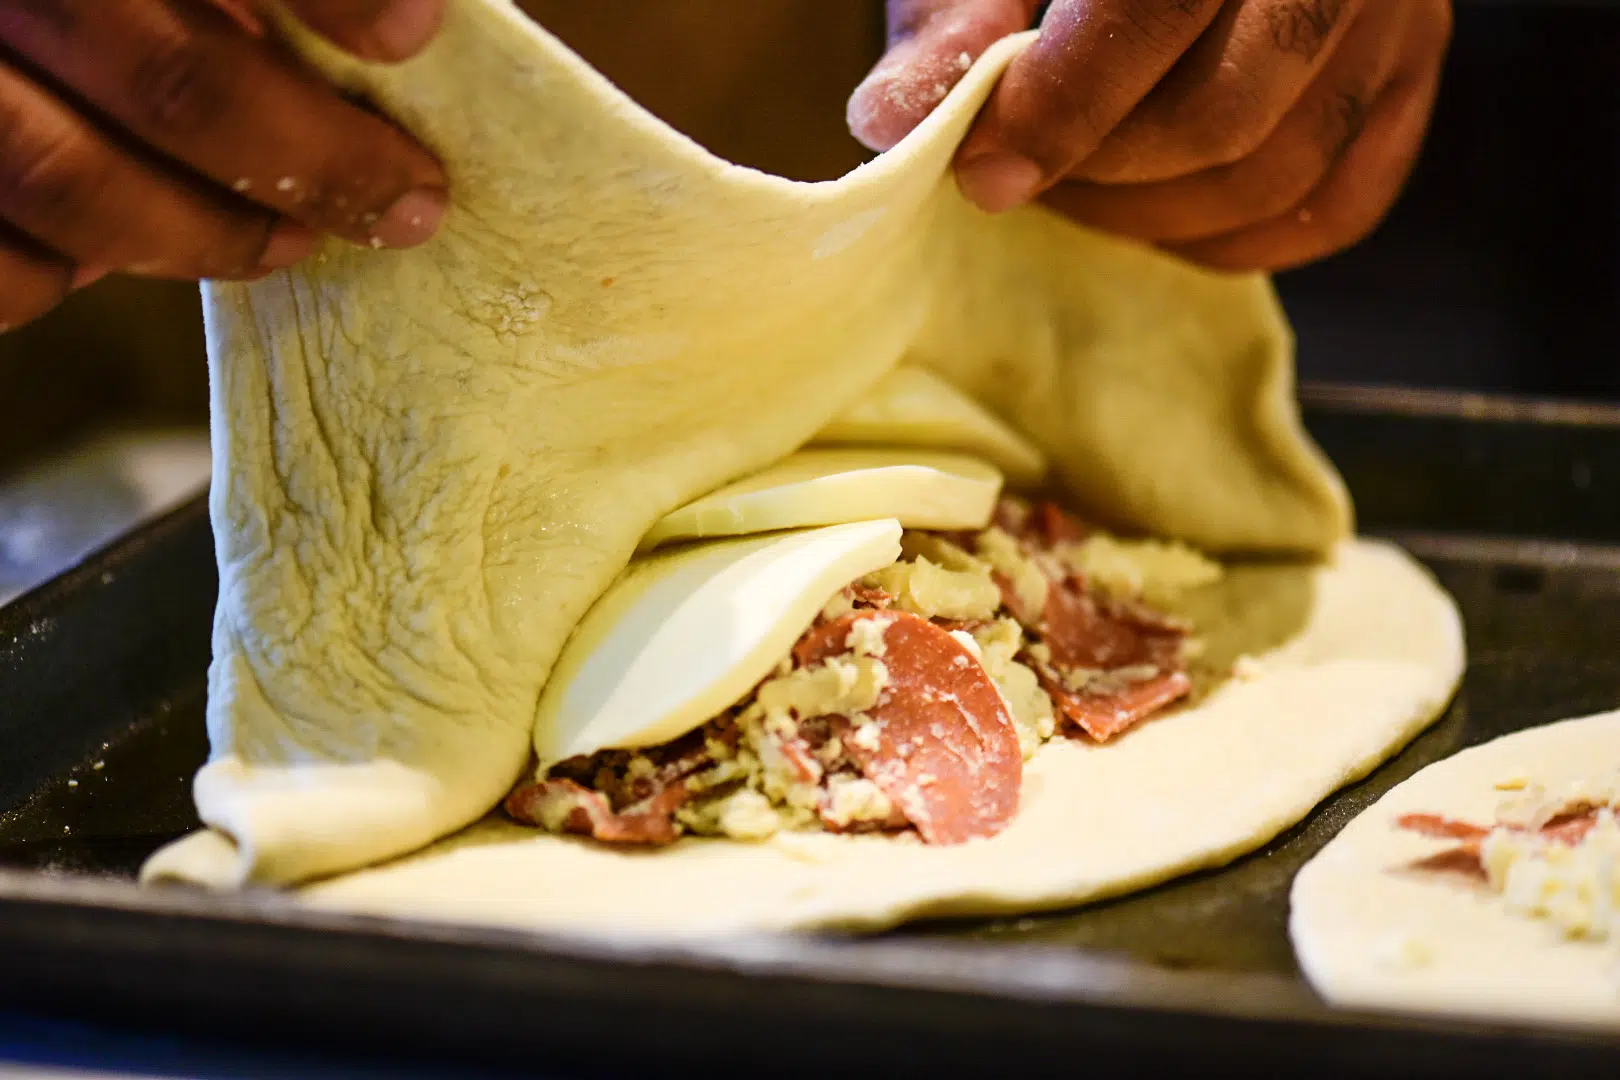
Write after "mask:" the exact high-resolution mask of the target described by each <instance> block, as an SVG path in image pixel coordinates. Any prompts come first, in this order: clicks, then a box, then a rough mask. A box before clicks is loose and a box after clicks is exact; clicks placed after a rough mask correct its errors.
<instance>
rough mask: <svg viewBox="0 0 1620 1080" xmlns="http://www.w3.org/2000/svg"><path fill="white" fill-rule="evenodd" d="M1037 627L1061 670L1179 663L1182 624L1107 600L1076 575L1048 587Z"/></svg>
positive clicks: (1161, 665)
mask: <svg viewBox="0 0 1620 1080" xmlns="http://www.w3.org/2000/svg"><path fill="white" fill-rule="evenodd" d="M1015 614H1016V613H1015ZM1035 629H1036V630H1037V631H1038V632H1039V633H1040V635H1041V640H1042V641H1044V642H1046V646H1047V648H1049V649H1051V650H1052V664H1053V665H1054V666H1055V667H1056V668H1057V669H1058V670H1059V671H1064V670H1071V669H1074V668H1090V669H1092V670H1094V671H1095V670H1101V671H1113V670H1116V669H1118V668H1122V667H1137V666H1140V665H1147V664H1151V665H1152V666H1154V667H1158V668H1176V667H1179V666H1180V663H1181V642H1182V639H1183V638H1184V637H1185V634H1184V633H1183V631H1182V629H1181V627H1180V626H1178V625H1174V624H1172V623H1169V622H1166V621H1162V620H1159V619H1157V618H1145V617H1140V613H1139V612H1137V611H1136V609H1134V608H1132V607H1127V606H1125V605H1120V604H1109V603H1104V602H1103V601H1101V600H1100V599H1099V598H1098V597H1097V596H1095V595H1093V594H1092V593H1090V592H1088V591H1087V590H1086V588H1085V586H1084V584H1083V583H1082V582H1080V581H1079V580H1078V579H1076V578H1073V577H1070V578H1068V579H1066V580H1064V581H1061V582H1053V583H1052V585H1051V587H1050V588H1048V589H1047V590H1046V610H1045V611H1043V612H1042V613H1041V620H1040V623H1039V625H1038V626H1037V627H1035Z"/></svg>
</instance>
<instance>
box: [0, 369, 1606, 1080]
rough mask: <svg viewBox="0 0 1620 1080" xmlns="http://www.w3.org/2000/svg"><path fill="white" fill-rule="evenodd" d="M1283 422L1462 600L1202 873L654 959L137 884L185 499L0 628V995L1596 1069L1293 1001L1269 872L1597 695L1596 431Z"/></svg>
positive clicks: (588, 1026) (1364, 511) (188, 744)
mask: <svg viewBox="0 0 1620 1080" xmlns="http://www.w3.org/2000/svg"><path fill="white" fill-rule="evenodd" d="M1304 396H1305V401H1306V405H1307V410H1306V414H1307V422H1308V424H1309V426H1310V427H1311V429H1312V431H1313V433H1314V434H1315V435H1316V436H1317V438H1318V439H1319V441H1320V442H1321V443H1322V445H1323V446H1324V448H1325V449H1326V450H1327V451H1328V452H1329V454H1330V455H1331V456H1332V457H1333V458H1334V459H1335V461H1336V462H1337V463H1338V464H1339V466H1340V468H1341V469H1342V470H1343V472H1344V473H1345V475H1346V478H1347V480H1348V481H1349V483H1350V486H1351V488H1352V491H1353V492H1354V494H1355V496H1356V500H1357V504H1358V508H1359V513H1360V515H1361V525H1362V528H1363V531H1366V532H1369V533H1375V534H1382V535H1389V536H1393V537H1394V538H1396V539H1398V540H1399V541H1400V542H1402V543H1404V544H1405V545H1406V546H1407V547H1408V548H1409V549H1410V550H1411V551H1413V552H1414V553H1415V554H1417V555H1418V556H1419V557H1420V558H1422V559H1423V560H1424V561H1425V562H1426V563H1428V565H1430V566H1431V567H1432V568H1433V569H1434V570H1435V572H1436V573H1437V574H1438V575H1439V576H1440V578H1441V580H1442V581H1443V582H1444V583H1445V585H1446V587H1447V588H1449V589H1450V590H1451V592H1452V593H1453V595H1455V596H1456V597H1457V600H1458V602H1459V604H1460V605H1461V607H1462V609H1463V612H1464V615H1465V618H1466V621H1467V630H1468V637H1469V647H1470V666H1469V670H1468V674H1467V677H1466V680H1465V682H1464V686H1463V688H1462V691H1461V692H1460V694H1459V696H1458V698H1457V701H1456V702H1455V704H1454V705H1453V707H1452V708H1451V710H1450V711H1449V712H1448V713H1447V715H1446V716H1445V718H1444V719H1442V720H1441V721H1440V722H1439V723H1438V724H1436V725H1435V726H1434V727H1433V728H1431V729H1430V730H1429V731H1428V732H1427V733H1425V734H1424V735H1423V736H1421V737H1420V738H1419V739H1418V740H1417V741H1416V742H1414V743H1413V744H1412V745H1411V746H1410V747H1409V748H1407V750H1405V751H1404V752H1403V753H1402V754H1401V755H1400V756H1399V757H1397V758H1396V759H1395V760H1394V761H1392V762H1391V763H1389V764H1388V765H1387V766H1385V767H1384V768H1382V769H1380V770H1379V771H1378V772H1376V773H1375V774H1374V775H1373V776H1372V777H1370V778H1369V779H1367V780H1366V781H1364V782H1362V783H1360V784H1357V785H1355V786H1353V787H1351V788H1349V789H1347V790H1345V791H1343V792H1341V793H1339V794H1338V795H1336V796H1334V797H1333V798H1331V799H1329V800H1328V801H1327V802H1326V803H1325V804H1324V805H1323V806H1321V807H1320V808H1319V809H1318V810H1317V811H1316V812H1315V813H1313V814H1312V815H1311V816H1310V817H1309V818H1308V819H1307V820H1306V821H1305V822H1303V823H1302V824H1301V825H1299V826H1298V827H1296V828H1294V829H1292V830H1290V831H1289V832H1288V833H1286V834H1284V835H1283V836H1281V837H1279V838H1278V839H1277V840H1276V841H1274V842H1273V843H1272V844H1270V845H1268V846H1267V847H1266V848H1265V849H1263V850H1262V851H1260V852H1257V853H1255V854H1254V855H1252V856H1250V857H1248V858H1245V859H1242V860H1240V861H1238V862H1237V863H1235V864H1234V865H1232V866H1230V867H1227V868H1225V869H1223V870H1219V871H1214V872H1210V873H1205V874H1199V875H1195V876H1193V877H1189V878H1185V879H1182V880H1179V881H1176V882H1173V883H1170V884H1168V885H1166V886H1163V887H1160V888H1157V889H1153V890H1150V891H1148V892H1145V893H1141V894H1138V895H1136V896H1133V897H1129V898H1126V899H1123V900H1119V901H1115V902H1111V903H1106V904H1101V905H1095V906H1092V907H1088V908H1084V909H1080V910H1077V911H1073V912H1068V913H1060V914H1054V915H1044V916H1036V917H1030V918H1021V919H996V920H977V921H951V922H936V923H928V924H920V925H916V926H912V927H908V928H905V929H902V930H899V931H896V932H893V933H890V934H885V935H881V936H879V937H876V938H869V939H854V938H839V937H835V936H816V937H810V936H804V937H794V938H789V939H749V940H741V941H729V942H725V943H722V944H716V945H714V946H705V947H703V948H701V949H696V948H684V949H668V950H666V949H649V948H646V947H643V946H628V945H622V944H621V945H614V944H611V943H604V942H601V941H592V940H586V939H569V938H554V937H545V936H536V935H528V934H517V933H509V932H498V931H484V930H469V929H453V928H444V927H438V926H431V925H427V924H420V923H401V922H389V921H383V920H372V919H358V918H349V917H339V916H330V915H315V914H312V913H309V912H304V911H301V910H299V909H297V908H296V907H294V906H293V905H291V904H289V903H288V902H286V901H285V900H283V899H281V898H278V897H274V896H246V897H244V896H228V897H210V896H205V895H200V894H199V895H193V894H186V893H179V892H173V891H164V892H152V893H146V892H141V891H139V890H136V889H135V888H134V887H133V885H132V884H131V883H130V877H131V875H132V873H133V871H134V869H135V868H136V867H137V866H138V865H139V863H140V861H141V860H142V859H143V858H144V856H145V855H146V854H147V853H148V852H150V851H151V850H152V849H153V848H155V847H156V846H157V845H158V844H160V843H161V842H163V841H164V840H166V839H168V838H170V837H173V836H175V835H178V834H179V833H181V832H183V831H185V830H187V829H189V828H191V827H192V826H194V824H195V818H194V816H193V813H192V809H191V804H190V799H189V790H188V787H189V782H190V777H191V774H192V772H193V770H194V769H195V768H196V766H197V765H198V764H200V763H201V761H202V760H203V757H204V754H205V752H206V738H205V735H204V732H203V725H202V708H203V700H204V692H205V685H204V675H205V670H206V665H207V660H208V642H209V629H210V620H211V614H212V604H213V599H214V594H215V589H216V581H215V577H214V571H213V562H212V555H213V551H212V542H211V538H210V535H209V530H208V523H207V517H206V512H205V508H204V506H203V505H202V504H201V503H200V502H199V503H193V504H191V505H189V506H187V507H185V508H183V509H181V510H179V511H177V512H176V513H174V514H173V515H171V516H169V517H168V518H166V519H164V520H162V521H160V522H158V523H156V524H154V525H152V526H151V527H149V528H147V529H145V530H143V531H142V532H140V533H138V534H137V535H135V536H133V537H131V538H129V539H128V540H126V541H124V542H122V543H120V544H118V545H116V546H115V547H114V548H112V549H110V550H108V551H106V552H104V553H102V554H101V555H99V556H97V557H95V558H93V559H91V560H90V561H89V562H87V563H85V564H84V565H82V566H81V567H79V568H78V569H76V570H74V571H72V572H71V573H69V574H67V575H66V576H64V577H62V578H59V579H57V580H56V581H54V582H52V583H51V584H49V585H47V586H46V587H44V588H42V589H40V590H38V591H36V592H34V593H32V594H30V595H29V596H27V597H24V598H23V599H22V600H21V601H19V602H18V603H16V604H14V605H12V606H10V607H7V608H4V609H0V747H3V748H4V749H3V750H0V1002H4V1003H8V1004H12V1005H23V1006H26V1007H30V1008H35V1009H49V1008H71V1009H73V1010H75V1011H77V1012H80V1013H83V1012H84V1010H86V1009H90V1010H93V1011H94V1012H95V1013H96V1014H97V1015H102V1016H107V1017H111V1018H114V1019H123V1020H133V1021H143V1020H144V1021H161V1022H163V1023H165V1024H169V1025H173V1024H175V1023H184V1024H190V1025H195V1026H197V1027H200V1028H202V1029H205V1030H207V1031H210V1032H213V1033H220V1032H240V1033H243V1034H245V1035H248V1036H250V1037H252V1036H255V1035H256V1036H258V1037H261V1038H262V1037H264V1036H265V1035H266V1033H279V1032H287V1031H296V1032H298V1033H300V1035H301V1036H302V1037H306V1038H315V1039H324V1040H335V1041H338V1042H342V1043H344V1044H346V1045H359V1046H381V1047H386V1048H390V1049H394V1050H400V1049H408V1050H409V1051H410V1052H411V1053H413V1054H414V1053H430V1054H439V1055H445V1056H448V1057H450V1058H453V1059H454V1060H463V1061H471V1060H473V1059H480V1060H483V1059H489V1060H503V1061H511V1060H520V1061H527V1062H530V1063H536V1064H540V1063H543V1064H546V1065H550V1066H553V1067H563V1066H569V1067H574V1068H585V1069H593V1068H595V1069H600V1068H608V1067H614V1068H617V1067H622V1066H636V1065H641V1066H650V1065H657V1066H658V1067H659V1069H660V1070H661V1071H662V1072H664V1073H670V1072H675V1073H680V1072H682V1071H686V1070H692V1069H699V1068H701V1069H702V1070H703V1071H705V1072H706V1073H708V1074H713V1073H714V1072H722V1073H725V1072H737V1073H739V1074H740V1073H743V1072H749V1071H754V1072H757V1071H758V1070H759V1069H760V1068H768V1069H770V1071H771V1073H772V1074H773V1075H774V1074H780V1073H783V1072H793V1071H800V1070H802V1071H815V1070H825V1069H826V1068H835V1067H847V1065H848V1064H849V1063H850V1062H851V1061H857V1060H858V1061H860V1062H862V1063H863V1064H864V1065H866V1066H869V1067H871V1068H874V1069H875V1068H880V1067H882V1068H887V1069H889V1070H893V1071H902V1072H912V1071H920V1070H923V1069H925V1068H933V1069H938V1068H948V1069H949V1070H951V1071H952V1072H953V1073H955V1072H958V1071H961V1070H962V1069H965V1068H967V1067H969V1066H972V1065H982V1066H985V1067H997V1068H999V1067H1001V1066H1004V1065H1005V1064H1006V1063H1007V1062H1009V1061H1011V1060H1017V1061H1019V1062H1036V1061H1043V1060H1049V1061H1052V1062H1058V1063H1061V1062H1068V1063H1070V1064H1072V1065H1074V1066H1076V1067H1078V1066H1080V1065H1082V1064H1083V1065H1084V1066H1085V1067H1087V1068H1095V1067H1099V1066H1102V1065H1105V1064H1107V1065H1109V1067H1111V1068H1125V1069H1128V1070H1130V1071H1135V1070H1139V1069H1149V1068H1152V1069H1158V1068H1165V1067H1175V1066H1178V1065H1179V1066H1184V1067H1199V1068H1207V1067H1209V1065H1210V1064H1211V1063H1212V1062H1220V1061H1222V1060H1226V1059H1230V1060H1232V1061H1233V1062H1234V1063H1241V1064H1243V1065H1244V1066H1245V1067H1247V1068H1254V1069H1282V1068H1290V1069H1303V1068H1309V1069H1311V1070H1312V1072H1313V1074H1315V1075H1340V1074H1342V1075H1361V1074H1365V1073H1366V1072H1367V1071H1368V1070H1370V1069H1379V1070H1382V1071H1383V1072H1386V1073H1391V1074H1394V1075H1450V1074H1453V1073H1457V1074H1461V1073H1463V1072H1467V1073H1469V1074H1470V1075H1474V1076H1479V1075H1506V1074H1507V1073H1509V1072H1515V1071H1522V1070H1523V1069H1526V1068H1533V1069H1535V1070H1537V1071H1538V1073H1539V1072H1542V1071H1549V1072H1550V1071H1551V1070H1553V1069H1558V1070H1561V1072H1562V1074H1563V1075H1570V1076H1574V1075H1586V1074H1591V1075H1598V1074H1599V1073H1603V1074H1605V1075H1608V1076H1613V1075H1614V1073H1615V1070H1616V1069H1617V1068H1620V1038H1617V1037H1610V1036H1604V1035H1594V1034H1588V1033H1579V1032H1552V1031H1537V1030H1529V1029H1516V1028H1511V1027H1504V1026H1491V1025H1480V1024H1466V1023H1445V1022H1436V1021H1418V1020H1412V1019H1404V1018H1398V1017H1375V1016H1368V1015H1359V1014H1349V1013H1342V1012H1338V1011H1334V1010H1331V1009H1328V1008H1326V1007H1324V1006H1322V1005H1321V1004H1320V1003H1319V1002H1317V1000H1316V999H1315V998H1314V997H1313V996H1312V994H1311V993H1310V991H1309V989H1308V988H1307V987H1306V986H1305V984H1304V983H1303V981H1302V980H1301V978H1300V976H1299V973H1298V970H1297V967H1296V965H1295V962H1294V959H1293V955H1292V953H1291V951H1290V949H1289V945H1288V940H1287V935H1286V930H1285V924H1286V918H1287V889H1288V885H1289V882H1290V881H1291V879H1292V877H1293V874H1294V873H1295V872H1296V871H1297V870H1298V869H1299V867H1300V866H1301V865H1302V864H1303V863H1304V862H1305V861H1306V860H1307V859H1308V858H1309V857H1310V856H1311V855H1312V854H1313V853H1314V852H1315V851H1317V850H1318V849H1319V848H1320V847H1321V846H1322V844H1324V843H1325V842H1326V841H1327V840H1328V839H1329V838H1330V837H1331V836H1332V835H1333V834H1334V832H1336V831H1337V829H1339V828H1340V827H1341V826H1342V825H1343V824H1344V823H1345V822H1346V821H1347V820H1349V818H1350V817H1352V816H1353V815H1354V814H1355V813H1357V812H1358V811H1359V810H1360V809H1362V808H1363V807H1365V806H1366V805H1368V803H1369V802H1371V801H1372V800H1373V799H1375V798H1376V797H1377V796H1378V795H1379V794H1381V793H1382V792H1383V791H1385V790H1387V789H1388V788H1389V787H1391V786H1392V785H1394V784H1395V783H1398V782H1399V781H1400V780H1402V779H1404V778H1406V777H1407V776H1410V775H1411V774H1412V773H1413V772H1414V771H1416V770H1417V769H1419V768H1421V767H1422V766H1424V765H1426V764H1428V763H1430V762H1432V761H1435V760H1437V759H1439V758H1441V757H1444V756H1446V755H1448V754H1451V753H1453V752H1455V751H1456V750H1458V749H1461V748H1462V747H1465V746H1468V745H1472V744H1474V743H1478V742H1481V741H1484V740H1486V739H1489V738H1491V737H1494V736H1496V735H1499V734H1502V733H1504V732H1508V731H1512V730H1517V729H1519V728H1523V727H1528V726H1531V725H1535V724H1540V723H1545V722H1548V721H1551V720H1555V719H1560V718H1563V717H1568V716H1574V715H1579V714H1582V713H1587V712H1593V711H1598V710H1601V709H1605V708H1610V707H1614V706H1616V705H1620V650H1616V649H1614V648H1613V645H1612V643H1613V642H1616V641H1620V410H1615V409H1607V408H1602V407H1593V406H1574V405H1568V406H1561V405H1548V404H1538V403H1525V402H1512V401H1504V400H1499V399H1485V398H1476V397H1467V396H1456V395H1443V394H1422V393H1412V392H1397V391H1377V390H1365V389H1345V388H1311V389H1308V390H1307V392H1306V393H1305V395H1304Z"/></svg>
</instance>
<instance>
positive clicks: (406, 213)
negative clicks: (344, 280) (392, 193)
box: [371, 188, 449, 248]
mask: <svg viewBox="0 0 1620 1080" xmlns="http://www.w3.org/2000/svg"><path fill="white" fill-rule="evenodd" d="M448 205H449V198H448V196H446V194H445V192H444V191H443V190H442V189H439V188H417V189H416V190H415V191H411V192H407V193H406V194H405V195H403V196H401V197H400V199H399V201H398V202H396V203H394V205H393V206H390V207H389V208H388V211H387V212H386V213H384V214H383V216H382V217H380V218H378V219H377V223H376V224H375V225H373V226H372V227H371V236H372V241H373V243H372V246H373V247H386V248H408V247H415V246H416V245H417V244H421V243H425V242H426V241H428V240H430V239H432V237H433V234H434V233H436V232H438V231H439V223H440V222H441V221H443V220H444V211H445V207H446V206H448Z"/></svg>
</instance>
